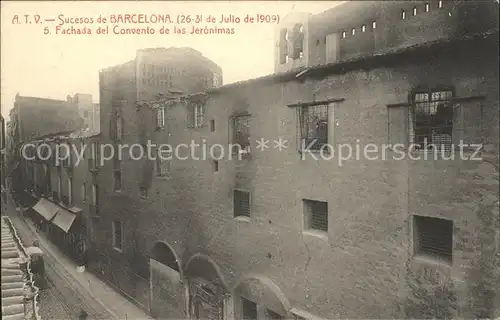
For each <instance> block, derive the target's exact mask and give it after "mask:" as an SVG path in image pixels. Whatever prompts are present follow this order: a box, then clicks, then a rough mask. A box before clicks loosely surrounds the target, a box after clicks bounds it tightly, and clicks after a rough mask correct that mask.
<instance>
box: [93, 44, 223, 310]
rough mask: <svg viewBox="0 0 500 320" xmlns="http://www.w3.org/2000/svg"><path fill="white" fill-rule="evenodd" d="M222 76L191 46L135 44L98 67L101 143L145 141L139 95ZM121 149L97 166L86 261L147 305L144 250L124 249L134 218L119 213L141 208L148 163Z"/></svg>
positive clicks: (203, 85)
mask: <svg viewBox="0 0 500 320" xmlns="http://www.w3.org/2000/svg"><path fill="white" fill-rule="evenodd" d="M222 81H223V77H222V71H221V68H220V67H219V66H217V65H216V64H215V63H214V62H213V61H211V60H209V59H207V58H206V57H204V56H203V55H202V54H201V53H200V52H198V51H196V50H194V49H191V48H167V49H165V48H155V49H142V50H138V51H137V55H136V58H135V59H134V60H132V61H129V62H127V63H124V64H122V65H119V66H115V67H111V68H107V69H105V70H102V71H101V72H100V75H99V90H100V101H99V105H100V108H101V113H100V119H101V125H100V128H101V136H100V143H102V144H106V145H113V146H115V147H117V146H118V145H119V144H122V145H126V144H128V145H129V146H130V145H132V144H135V143H139V142H140V143H142V142H144V141H145V139H146V140H147V135H149V129H152V128H146V127H145V125H147V124H149V123H150V120H151V119H146V118H144V119H142V118H140V117H139V118H138V110H139V109H140V106H141V105H142V102H143V101H150V100H154V99H158V98H159V97H163V98H165V99H175V98H176V97H177V96H179V95H183V94H188V93H194V92H200V91H203V90H206V89H208V88H214V87H218V86H221V85H222ZM196 112H197V113H196V114H197V117H198V118H201V117H203V110H201V109H199V110H197V111H196ZM164 116H165V114H162V113H158V114H155V115H154V117H155V119H156V120H155V123H156V124H157V125H154V126H155V127H156V126H162V125H163V124H164V122H165V118H164ZM193 119H194V118H193ZM123 150H124V151H123V158H122V159H114V160H108V161H105V162H104V164H103V166H99V168H97V178H98V186H99V189H98V198H100V199H106V200H105V201H101V202H99V206H98V212H99V214H98V215H97V216H96V217H95V219H93V220H92V222H93V224H92V230H95V234H96V237H95V238H93V239H92V244H91V248H92V251H91V257H90V261H91V266H90V267H91V268H92V269H93V270H95V271H96V274H98V275H100V276H103V277H105V278H107V280H108V281H112V282H113V283H114V284H115V285H116V286H117V287H118V288H120V290H122V291H123V292H126V294H127V295H128V296H132V297H133V298H134V299H135V301H136V302H137V303H138V304H139V305H141V306H142V307H144V308H145V309H148V307H149V253H148V252H143V251H139V250H137V251H135V250H132V249H130V250H128V249H127V250H126V251H123V250H125V248H124V247H123V241H125V235H126V234H125V233H123V232H124V230H130V229H129V228H130V227H131V226H132V225H134V224H135V223H136V222H134V220H129V219H128V218H127V219H123V218H124V217H125V216H127V213H129V212H130V211H131V210H132V211H140V209H139V208H140V207H141V206H142V203H141V200H140V197H139V196H138V192H139V191H140V190H142V189H145V188H146V186H147V185H148V183H149V182H148V181H147V180H142V178H143V175H142V172H143V170H148V169H147V168H143V166H142V162H141V161H135V160H131V159H130V157H131V156H130V153H131V152H132V153H133V152H136V151H137V150H130V149H128V148H125V149H123ZM134 156H136V155H134ZM103 157H104V155H103ZM125 212H126V213H125ZM127 217H128V216H127ZM136 218H137V219H140V217H136ZM110 235H113V236H112V238H109V236H110ZM127 248H129V247H127ZM169 316H170V317H174V314H169Z"/></svg>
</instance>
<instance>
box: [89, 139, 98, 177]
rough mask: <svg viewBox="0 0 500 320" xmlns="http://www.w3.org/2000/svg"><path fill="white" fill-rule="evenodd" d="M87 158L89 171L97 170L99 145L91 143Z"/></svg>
mask: <svg viewBox="0 0 500 320" xmlns="http://www.w3.org/2000/svg"><path fill="white" fill-rule="evenodd" d="M89 153H90V154H89V157H88V166H89V170H90V171H93V170H97V168H98V167H99V159H100V157H99V144H98V143H97V142H92V145H91V148H90V152H89Z"/></svg>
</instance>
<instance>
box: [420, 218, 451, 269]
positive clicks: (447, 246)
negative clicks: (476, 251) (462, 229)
mask: <svg viewBox="0 0 500 320" xmlns="http://www.w3.org/2000/svg"><path fill="white" fill-rule="evenodd" d="M413 221H414V223H413V230H414V231H413V239H414V240H413V241H414V254H415V255H417V256H427V257H432V258H435V259H438V260H442V261H445V262H448V263H451V262H452V258H453V221H451V220H445V219H440V218H433V217H424V216H414V220H413Z"/></svg>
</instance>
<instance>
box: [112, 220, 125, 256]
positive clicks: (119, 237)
mask: <svg viewBox="0 0 500 320" xmlns="http://www.w3.org/2000/svg"><path fill="white" fill-rule="evenodd" d="M113 248H115V249H116V250H119V251H122V250H123V223H122V222H121V221H118V220H115V221H113Z"/></svg>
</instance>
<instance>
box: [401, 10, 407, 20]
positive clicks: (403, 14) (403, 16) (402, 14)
mask: <svg viewBox="0 0 500 320" xmlns="http://www.w3.org/2000/svg"><path fill="white" fill-rule="evenodd" d="M401 19H402V20H404V19H406V11H404V10H403V11H401Z"/></svg>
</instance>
